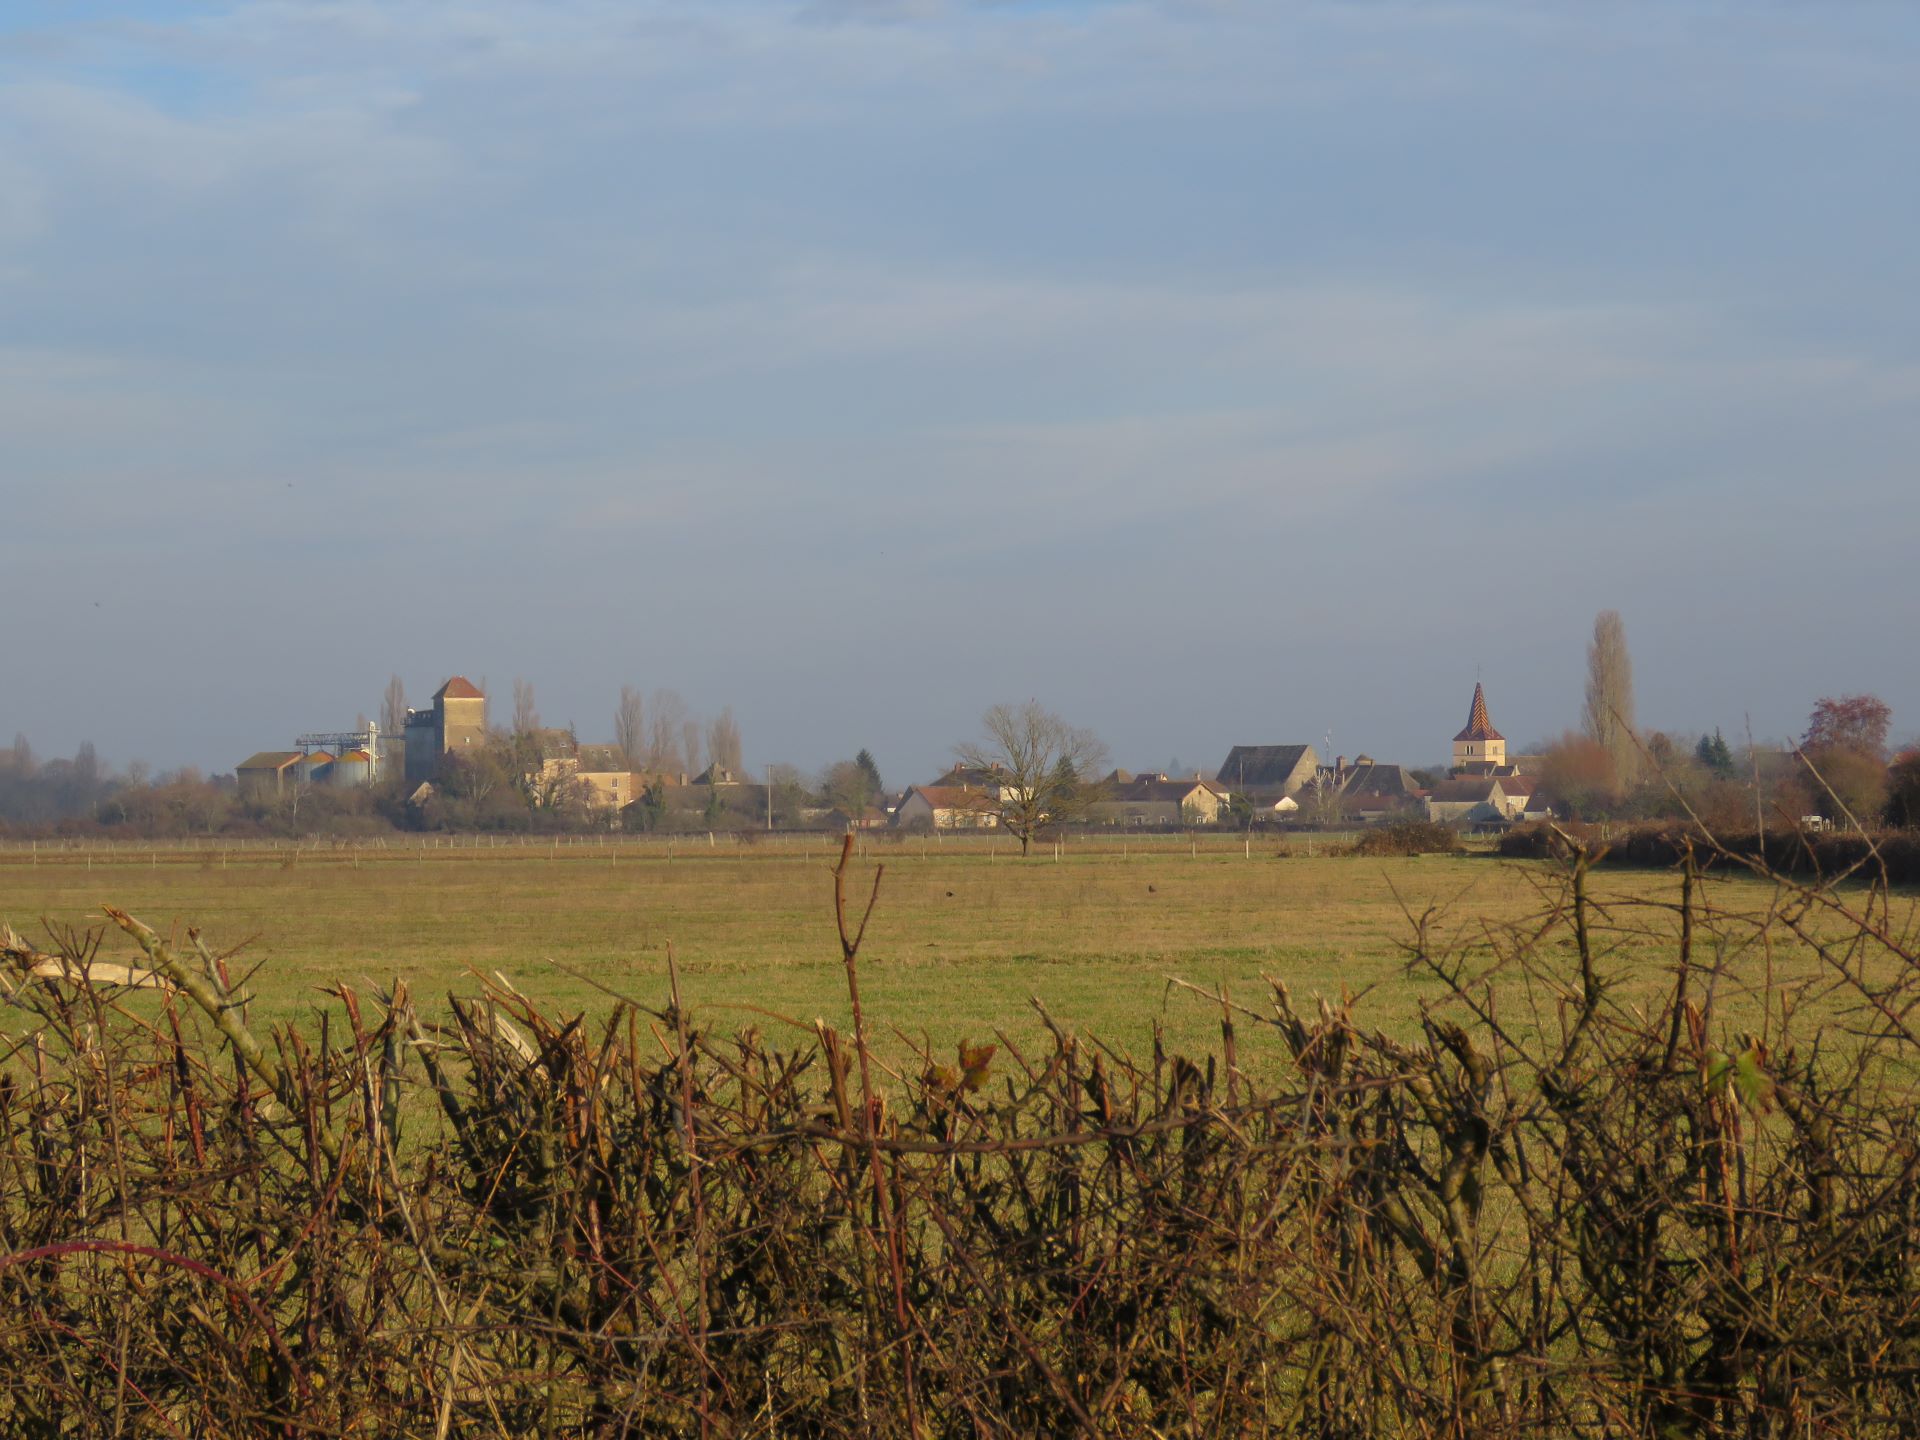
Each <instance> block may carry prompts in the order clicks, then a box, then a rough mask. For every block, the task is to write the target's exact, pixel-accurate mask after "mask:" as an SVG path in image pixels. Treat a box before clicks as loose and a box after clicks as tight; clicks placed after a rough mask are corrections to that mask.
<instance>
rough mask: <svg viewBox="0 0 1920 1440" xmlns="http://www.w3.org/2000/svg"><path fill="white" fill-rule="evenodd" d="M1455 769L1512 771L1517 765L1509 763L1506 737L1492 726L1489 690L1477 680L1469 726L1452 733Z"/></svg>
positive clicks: (1463, 771)
mask: <svg viewBox="0 0 1920 1440" xmlns="http://www.w3.org/2000/svg"><path fill="white" fill-rule="evenodd" d="M1453 773H1454V774H1455V775H1513V774H1517V773H1518V767H1517V766H1513V765H1509V764H1508V763H1507V737H1506V736H1504V735H1502V734H1501V733H1500V732H1499V731H1498V730H1496V729H1494V728H1493V721H1492V720H1491V719H1489V718H1488V716H1487V692H1486V691H1485V690H1483V689H1481V688H1480V683H1479V682H1478V681H1475V682H1474V686H1473V708H1472V709H1471V710H1470V711H1468V713H1467V728H1466V729H1464V730H1462V731H1461V732H1460V733H1459V734H1458V735H1456V736H1454V737H1453Z"/></svg>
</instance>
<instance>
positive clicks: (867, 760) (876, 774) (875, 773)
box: [853, 748, 887, 800]
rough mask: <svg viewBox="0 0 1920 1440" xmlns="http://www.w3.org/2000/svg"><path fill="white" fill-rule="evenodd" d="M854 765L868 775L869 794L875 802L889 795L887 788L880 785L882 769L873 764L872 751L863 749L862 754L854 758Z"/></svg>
mask: <svg viewBox="0 0 1920 1440" xmlns="http://www.w3.org/2000/svg"><path fill="white" fill-rule="evenodd" d="M853 763H854V764H856V765H858V766H859V767H860V768H861V770H862V771H864V772H865V773H866V777H867V784H868V786H869V787H870V791H869V793H870V794H871V795H872V797H873V798H874V799H875V800H878V799H879V798H880V797H881V796H882V795H884V794H886V793H887V787H886V786H884V785H882V784H881V783H880V767H879V766H878V765H876V764H874V763H873V752H872V751H871V750H867V749H865V748H862V750H861V751H860V753H859V754H858V755H856V756H854V757H853Z"/></svg>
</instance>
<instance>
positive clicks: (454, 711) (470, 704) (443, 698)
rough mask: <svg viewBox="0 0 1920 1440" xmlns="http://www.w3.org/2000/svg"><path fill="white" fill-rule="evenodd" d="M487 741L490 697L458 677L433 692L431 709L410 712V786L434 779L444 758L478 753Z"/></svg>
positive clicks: (408, 747)
mask: <svg viewBox="0 0 1920 1440" xmlns="http://www.w3.org/2000/svg"><path fill="white" fill-rule="evenodd" d="M486 741H487V697H486V695H485V693H484V692H483V691H482V690H481V689H480V687H479V686H478V685H475V684H474V683H473V682H472V681H471V680H469V679H467V678H466V677H465V676H464V675H456V676H454V677H453V678H452V679H451V680H449V681H447V683H446V684H444V685H442V686H441V687H440V688H439V689H438V690H436V691H434V694H433V708H432V709H430V710H409V711H407V747H406V766H407V783H408V784H409V785H418V784H420V783H421V782H422V781H425V780H431V779H433V778H434V777H435V776H436V775H438V774H439V773H440V762H441V758H442V757H443V756H445V755H447V754H450V753H453V752H457V751H461V750H466V749H470V748H471V749H478V748H479V747H480V746H482V745H484V744H486Z"/></svg>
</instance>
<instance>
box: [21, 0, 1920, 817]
mask: <svg viewBox="0 0 1920 1440" xmlns="http://www.w3.org/2000/svg"><path fill="white" fill-rule="evenodd" d="M1917 41H1920V12H1916V11H1915V10H1914V8H1913V7H1910V6H1901V5H1894V4H1880V3H1873V4H1869V3H1859V4H1848V3H1838V4H1826V5H1818V6H1815V5H1806V4H1741V5H1733V4H1704V3H1690V0H1663V3H1659V4H1653V3H1644V4H1641V3H1631V0H1629V3H1619V4H1608V5H1604V6H1602V5H1575V4H1559V5H1555V4H1544V3H1542V4H1534V3H1505V0H1477V3H1475V0H1462V3H1443V0H1427V3H1396V0H1368V3H1341V4H1336V3H1293V0H1257V3H1256V0H1164V3H1147V0H1141V3H1103V4H1095V3H1078V4H1076V3H1052V4H1045V5H1036V4H1031V3H1020V0H1001V3H993V4H980V3H965V0H805V3H771V0H701V3H698V4H690V3H650V0H542V3H537V4H535V3H508V0H459V3H452V0H406V3H401V0H271V3H269V0H261V3H227V4H186V3H163V4H154V3H142V4H137V5H136V4H113V3H104V0H94V3H84V4H76V3H71V0H63V3H49V0H13V3H12V4H10V5H7V6H5V7H0V490H3V491H4V496H3V498H4V500H5V509H4V516H5V523H4V527H3V528H0V564H4V566H5V570H6V573H7V575H8V578H9V581H10V583H9V584H8V586H7V596H8V598H7V601H6V605H7V611H6V614H7V622H8V623H7V626H6V635H7V641H6V661H7V665H6V684H5V686H4V690H0V694H3V695H4V703H0V729H4V730H6V731H7V732H8V733H11V731H12V730H14V729H19V730H24V731H25V732H26V733H27V734H28V735H29V736H30V737H31V738H32V740H33V741H34V743H35V745H36V746H37V748H39V749H40V750H41V751H42V752H43V753H45V752H50V751H69V750H71V748H72V746H73V745H74V744H75V743H77V742H78V741H79V740H80V739H81V738H85V737H90V738H92V739H94V740H95V741H96V742H97V743H98V744H99V746H100V748H101V751H102V753H103V754H105V755H106V756H107V757H108V758H109V759H112V760H121V761H124V760H125V759H128V758H132V757H134V756H141V757H144V758H146V759H148V760H150V761H152V762H154V763H155V764H158V765H172V764H179V763H193V764H197V765H201V766H203V767H207V768H227V767H230V766H231V765H232V764H233V763H234V762H235V761H237V760H238V759H240V758H242V757H243V756H244V755H245V754H247V753H249V752H250V751H252V750H253V749H256V748H261V747H263V746H268V745H273V744H279V743H284V742H285V740H286V739H288V738H289V737H290V736H291V735H292V734H294V733H296V732H297V731H299V730H303V729H308V728H315V727H330V726H335V725H340V724H344V723H346V722H348V721H350V720H351V719H352V717H353V715H354V713H355V712H356V711H362V710H364V711H367V712H372V711H374V710H375V709H376V708H377V704H378V697H379V695H380V692H381V689H382V687H383V686H384V684H385V681H386V677H387V675H388V674H389V673H390V672H393V671H398V672H399V673H400V674H402V675H403V676H404V677H405V678H406V680H407V682H408V684H409V687H410V689H411V690H412V692H413V694H414V695H415V696H416V697H417V698H419V699H422V700H423V699H424V697H425V696H426V695H427V694H429V693H430V692H431V691H432V689H433V688H434V687H435V686H436V685H437V684H438V683H439V681H440V680H441V679H443V678H445V676H446V675H448V674H450V673H454V672H463V673H466V674H468V675H471V676H474V677H475V678H478V677H480V676H482V675H484V676H486V677H488V679H489V680H490V682H491V684H492V687H493V688H494V689H495V690H496V691H497V692H504V691H505V690H506V688H507V682H508V681H509V680H510V679H511V678H512V677H514V676H516V675H518V676H524V677H526V678H528V679H530V680H532V681H533V682H534V683H535V685H536V687H537V689H538V693H539V697H540V701H541V709H542V711H543V713H544V715H545V716H546V718H547V719H548V720H549V721H552V722H565V721H568V720H571V721H573V722H574V723H576V724H577V725H578V726H579V728H580V730H581V732H582V734H583V736H588V737H600V736H604V735H605V734H607V733H608V732H609V731H610V728H611V720H610V715H611V710H612V706H613V703H614V699H615V697H616V695H617V694H618V691H619V688H620V686H621V685H622V684H633V685H637V686H640V687H643V688H647V689H652V688H654V687H658V686H667V687H671V688H673V689H675V690H677V691H679V692H680V693H681V694H683V695H684V696H685V697H686V698H687V699H688V700H689V701H690V702H691V703H692V704H693V705H694V707H695V708H696V709H699V710H703V711H712V710H716V709H718V708H719V707H720V706H721V705H724V704H731V705H732V706H733V708H734V711H735V714H736V715H737V716H738V718H739V720H740V723H741V726H742V729H743V731H744V735H745V740H746V749H747V752H748V760H749V762H750V763H753V764H758V763H761V762H764V761H768V760H785V761H791V762H794V763H798V764H802V765H805V766H809V767H811V766H814V765H817V764H820V763H822V762H825V761H827V760H830V759H833V758H837V757H839V756H843V755H845V754H848V753H851V751H852V750H854V749H855V748H858V747H859V746H861V745H867V746H870V747H872V748H873V749H874V751H875V753H876V754H877V755H878V756H879V757H880V760H881V762H882V766H883V769H884V770H885V771H886V772H887V774H888V776H889V778H891V779H900V780H907V779H914V778H920V777H922V776H924V775H926V774H928V773H930V772H931V771H932V770H933V769H934V768H936V767H937V766H938V765H939V764H940V762H941V761H942V760H943V759H944V757H945V755H946V753H947V751H948V748H949V747H950V745H951V744H952V742H954V741H955V740H958V739H961V738H964V737H966V736H968V735H970V734H971V733H972V732H973V729H974V722H975V720H976V718H977V716H978V714H979V712H980V711H981V710H982V709H983V708H984V707H985V706H987V705H988V704H990V703H992V702H994V701H998V700H1007V699H1020V698H1024V697H1026V696H1029V695H1032V696H1037V697H1039V698H1040V699H1042V700H1043V701H1045V702H1047V703H1049V704H1051V705H1052V706H1054V707H1055V708H1057V709H1059V710H1061V711H1062V712H1063V713H1065V714H1067V715H1068V716H1069V717H1070V718H1072V719H1074V720H1076V721H1079V722H1081V723H1085V724H1090V725H1092V726H1094V727H1095V728H1096V729H1098V730H1099V731H1100V732H1101V733H1102V734H1103V735H1104V736H1105V738H1106V739H1107V740H1108V741H1109V743H1110V745H1111V746H1112V748H1113V751H1114V754H1115V756H1116V759H1118V760H1119V761H1120V762H1121V763H1124V764H1127V765H1129V766H1136V767H1144V766H1149V765H1158V764H1163V763H1165V762H1167V761H1168V760H1169V759H1171V758H1174V757H1179V758H1182V759H1184V760H1186V761H1187V762H1188V763H1189V764H1208V765H1210V764H1213V763H1215V762H1217V760H1218V759H1219V757H1220V755H1222V754H1224V752H1225V750H1226V748H1227V746H1228V745H1229V744H1232V743H1235V742H1255V741H1281V740H1293V739H1312V740H1315V741H1316V742H1318V741H1320V740H1321V739H1322V738H1323V737H1324V736H1325V735H1326V734H1327V733H1328V732H1329V731H1331V732H1332V735H1333V740H1334V745H1335V748H1336V749H1339V750H1344V751H1346V752H1348V753H1354V752H1357V751H1361V750H1366V751H1370V752H1372V753H1374V754H1376V755H1380V756H1382V757H1393V758H1400V759H1405V760H1407V761H1409V762H1412V763H1422V762H1427V761H1431V760H1433V759H1436V758H1438V757H1440V756H1441V755H1443V754H1444V753H1445V742H1446V740H1447V738H1448V737H1449V736H1451V734H1452V733H1453V731H1454V729H1456V728H1457V727H1458V725H1459V724H1460V723H1461V721H1462V720H1463V719H1464V714H1465V710H1466V702H1467V698H1468V696H1469V694H1470V693H1471V688H1472V684H1473V679H1474V676H1475V674H1476V673H1478V674H1480V675H1482V676H1484V678H1485V680H1486V682H1487V685H1488V690H1489V695H1490V697H1491V699H1492V703H1493V708H1494V718H1495V721H1496V723H1498V724H1499V725H1500V726H1501V728H1502V729H1503V730H1505V731H1506V732H1507V733H1508V734H1509V736H1510V737H1512V738H1514V739H1515V740H1516V741H1522V742H1524V741H1529V740H1532V739H1535V738H1537V737H1540V736H1543V735H1547V734H1550V733H1553V732H1555V731H1558V730H1560V729H1562V728H1564V727H1566V726H1568V725H1571V724H1572V723H1574V721H1575V718H1576V716H1577V713H1578V707H1579V691H1580V684H1581V679H1582V665H1583V647H1584V644H1585V639H1586V636H1587V632H1588V629H1589V627H1590V625H1591V622H1592V617H1593V615H1594V613H1595V611H1597V610H1599V609H1601V608H1604V607H1613V608H1617V609H1619V610H1620V611H1621V612H1622V613H1623V615H1624V616H1625V619H1626V624H1627V631H1628V638H1629V642H1630V644H1631V646H1632V649H1633V654H1634V658H1635V662H1636V669H1637V676H1638V682H1639V694H1640V718H1641V720H1642V721H1643V723H1645V724H1648V725H1655V726H1664V727H1668V728H1673V729H1678V730H1698V729H1703V728H1705V729H1711V728H1712V727H1714V726H1715V725H1719V726H1722V727H1725V728H1726V730H1727V731H1728V733H1729V734H1730V735H1731V734H1734V733H1735V732H1736V731H1737V730H1738V729H1739V727H1740V726H1741V724H1742V716H1743V715H1744V714H1746V713H1749V712H1750V713H1751V714H1752V716H1753V723H1754V726H1755V728H1756V730H1757V731H1758V732H1759V733H1761V734H1763V735H1785V734H1788V733H1790V732H1792V731H1794V730H1796V729H1798V728H1799V727H1800V725H1801V724H1802V722H1803V720H1804V716H1805V714H1806V712H1807V710H1808V708H1809V706H1810V705H1811V703H1812V701H1813V700H1814V698H1815V697H1817V696H1819V695H1821V694H1825V693H1835V692H1843V691H1854V690H1872V691H1875V692H1877V693H1879V694H1880V695H1881V696H1882V697H1883V698H1885V699H1886V700H1887V701H1888V702H1889V703H1891V704H1892V705H1893V706H1894V708H1895V711H1896V719H1895V730H1896V733H1899V734H1906V733H1914V732H1920V678H1916V675H1915V671H1914V669H1913V667H1912V665H1911V664H1910V663H1908V662H1907V659H1906V656H1905V653H1904V650H1905V647H1904V645H1903V644H1902V642H1903V641H1904V640H1905V639H1906V638H1907V637H1908V636H1910V635H1911V634H1912V633H1913V632H1914V630H1915V628H1916V623H1917V622H1920V586H1916V584H1915V583H1914V580H1913V564H1912V559H1911V556H1912V552H1913V550H1914V546H1915V541H1916V539H1917V538H1920V485H1916V483H1915V480H1914V474H1913V472H1914V457H1915V455H1916V454H1917V453H1920V445H1916V443H1915V442H1916V441H1917V440H1920V353H1916V352H1917V351H1920V287H1917V286H1916V284H1915V280H1916V278H1917V275H1916V272H1917V271H1920V265H1917V264H1916V259H1915V257H1916V255H1920V245H1916V240H1920V223H1917V222H1920V187H1916V186H1914V185H1913V184H1912V169H1913V148H1914V147H1913V138H1912V137H1914V136H1915V135H1920V83H1917V82H1920V44H1917V43H1916V42H1917ZM132 696H137V697H138V699H137V700H130V699H129V697H132Z"/></svg>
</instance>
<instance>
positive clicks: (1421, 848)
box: [1348, 820, 1460, 856]
mask: <svg viewBox="0 0 1920 1440" xmlns="http://www.w3.org/2000/svg"><path fill="white" fill-rule="evenodd" d="M1459 849H1460V832H1459V831H1458V830H1455V829H1454V828H1453V827H1452V826H1451V825H1442V824H1440V823H1439V822H1438V821H1435V820H1392V821H1389V822H1388V823H1387V824H1385V825H1379V826H1375V827H1374V828H1373V829H1370V830H1365V831H1362V832H1361V835H1360V838H1359V839H1358V840H1356V841H1354V842H1353V848H1352V849H1351V850H1350V851H1349V852H1348V853H1349V854H1353V855H1386V856H1396V855H1452V854H1454V853H1456V852H1457V851H1458V850H1459Z"/></svg>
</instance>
